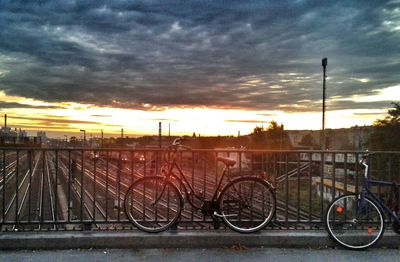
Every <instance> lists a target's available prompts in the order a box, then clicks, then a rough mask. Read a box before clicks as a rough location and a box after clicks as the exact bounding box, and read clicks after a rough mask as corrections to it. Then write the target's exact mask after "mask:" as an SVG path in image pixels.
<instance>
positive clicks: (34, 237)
mask: <svg viewBox="0 0 400 262" xmlns="http://www.w3.org/2000/svg"><path fill="white" fill-rule="evenodd" d="M399 240H400V237H399V236H398V235H396V234H395V233H392V232H386V233H385V234H384V236H383V238H382V239H381V240H380V241H379V242H378V244H377V246H378V247H379V246H380V247H389V248H398V247H399V246H400V241H399ZM233 245H244V246H246V247H282V248H293V247H296V248H326V247H334V246H336V244H335V243H334V242H333V241H332V240H331V239H330V238H329V236H328V234H327V233H326V231H323V230H301V231H300V230H297V231H295V230H289V231H287V230H274V231H262V232H260V233H253V234H239V233H235V232H231V231H218V230H217V231H211V230H210V231H177V232H171V231H169V232H163V233H159V234H148V233H143V232H138V231H112V232H104V231H102V232H28V233H26V232H24V233H22V232H14V233H11V232H10V233H2V234H1V235H0V249H3V250H6V249H12V250H21V249H78V248H82V249H85V248H110V249H112V248H138V249H139V248H213V247H231V246H233Z"/></svg>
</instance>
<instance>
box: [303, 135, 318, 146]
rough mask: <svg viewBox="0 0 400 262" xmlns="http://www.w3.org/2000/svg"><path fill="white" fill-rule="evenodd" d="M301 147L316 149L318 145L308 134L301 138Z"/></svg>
mask: <svg viewBox="0 0 400 262" xmlns="http://www.w3.org/2000/svg"><path fill="white" fill-rule="evenodd" d="M299 145H301V146H307V147H315V146H316V144H315V142H314V139H313V137H312V135H311V134H306V135H304V136H303V137H302V138H301V141H300V142H299Z"/></svg>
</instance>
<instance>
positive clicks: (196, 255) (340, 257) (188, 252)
mask: <svg viewBox="0 0 400 262" xmlns="http://www.w3.org/2000/svg"><path fill="white" fill-rule="evenodd" d="M399 258H400V250H398V249H383V248H373V249H369V250H366V251H349V250H344V249H339V248H338V249H332V248H329V249H299V248H292V249H288V248H247V247H246V246H237V245H235V246H231V247H226V248H215V249H209V248H202V249H201V248H197V249H191V248H170V249H73V250H39V251H32V250H29V251H24V250H21V251H0V261H7V262H12V261H32V262H35V261H38V262H39V261H40V262H47V261H49V262H50V261H51V262H54V261H57V262H64V261H65V262H79V261H85V262H91V261H96V262H100V261H112V262H118V261H124V262H126V261H156V262H159V261H160V262H169V261H171V262H172V261H173V262H179V261H184V262H192V261H207V262H213V261H218V262H221V261H226V262H235V261H238V262H239V261H240V262H246V261H274V262H280V261H282V262H283V261H285V262H286V261H296V262H302V261H304V262H312V261H324V262H329V261H334V262H340V261H346V262H351V261H374V262H376V261H380V262H381V261H399Z"/></svg>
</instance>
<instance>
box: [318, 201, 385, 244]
mask: <svg viewBox="0 0 400 262" xmlns="http://www.w3.org/2000/svg"><path fill="white" fill-rule="evenodd" d="M325 224H326V229H327V231H328V233H329V235H330V237H331V238H332V239H333V240H334V241H335V242H336V243H338V244H339V245H341V246H343V247H345V248H347V249H354V250H362V249H366V248H368V247H371V246H373V245H374V244H375V243H376V242H378V240H379V239H380V238H381V237H382V235H383V232H384V229H385V224H384V220H383V214H382V211H381V210H380V209H379V207H378V204H376V203H375V201H373V200H372V199H370V198H368V197H365V198H364V203H363V204H362V203H361V200H359V196H358V195H357V194H348V195H343V196H340V197H338V198H336V199H334V200H333V201H332V203H331V204H330V205H329V207H328V209H327V211H326V214H325Z"/></svg>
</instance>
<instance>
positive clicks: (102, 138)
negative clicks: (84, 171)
mask: <svg viewBox="0 0 400 262" xmlns="http://www.w3.org/2000/svg"><path fill="white" fill-rule="evenodd" d="M103 147H104V134H103V129H102V130H101V148H103Z"/></svg>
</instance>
